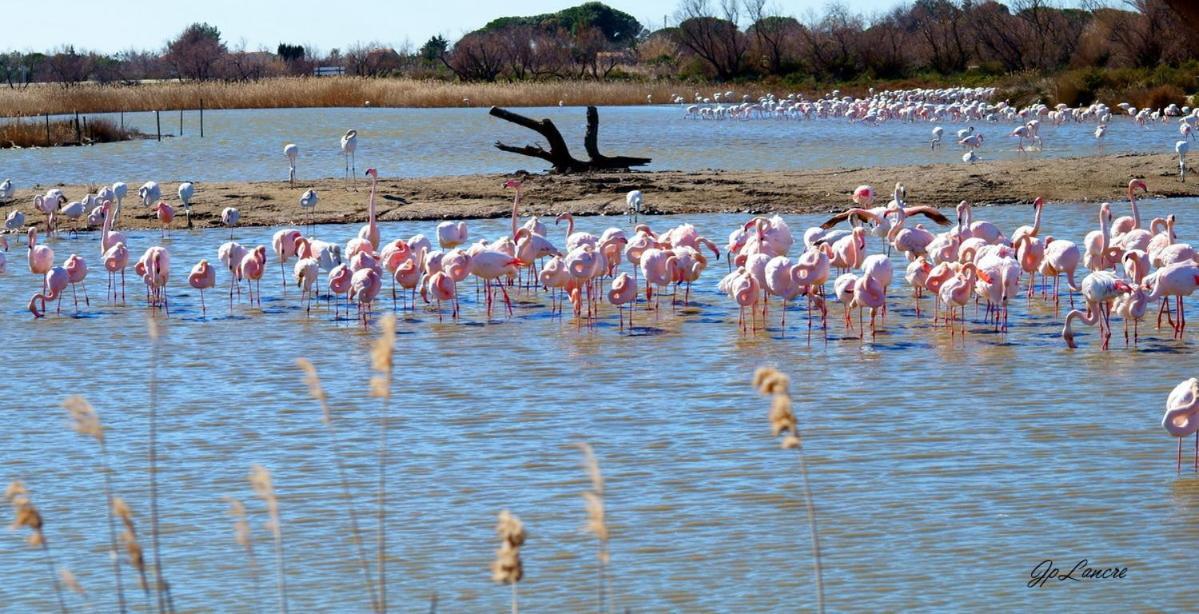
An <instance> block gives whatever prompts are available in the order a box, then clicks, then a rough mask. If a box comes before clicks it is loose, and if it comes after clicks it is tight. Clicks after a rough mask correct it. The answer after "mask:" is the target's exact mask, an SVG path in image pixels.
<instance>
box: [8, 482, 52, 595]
mask: <svg viewBox="0 0 1199 614" xmlns="http://www.w3.org/2000/svg"><path fill="white" fill-rule="evenodd" d="M4 498H5V499H6V500H7V501H8V502H9V504H10V505H12V508H13V521H12V525H11V528H13V529H20V528H27V529H29V530H30V531H31V532H30V534H29V537H27V538H25V541H26V542H27V543H28V544H29V545H30V546H33V547H35V548H39V549H41V551H42V556H43V558H44V559H45V562H46V568H47V569H48V570H49V572H50V581H51V582H52V583H53V584H54V595H55V596H56V597H58V609H59V611H60V612H64V613H65V612H66V611H67V604H66V601H65V600H64V599H63V597H62V586H60V585H59V582H58V574H57V573H56V572H55V565H54V556H53V555H51V554H50V544H48V543H47V542H46V534H45V532H44V531H43V527H44V522H43V520H42V514H41V512H38V511H37V507H35V506H34V505H33V501H32V500H31V499H30V498H29V491H28V490H26V489H25V484H24V483H22V482H21V481H20V480H16V481H13V482H12V483H10V484H9V485H8V488H6V489H5V490H4Z"/></svg>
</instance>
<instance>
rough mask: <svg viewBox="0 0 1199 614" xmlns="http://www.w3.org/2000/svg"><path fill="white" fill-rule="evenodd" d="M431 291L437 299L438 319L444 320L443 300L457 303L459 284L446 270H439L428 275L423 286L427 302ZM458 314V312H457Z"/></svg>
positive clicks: (423, 293)
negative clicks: (457, 284)
mask: <svg viewBox="0 0 1199 614" xmlns="http://www.w3.org/2000/svg"><path fill="white" fill-rule="evenodd" d="M430 292H431V293H432V294H433V298H434V299H436V300H437V321H438V322H440V321H441V320H442V315H441V302H442V301H454V302H455V303H457V296H458V294H457V286H456V285H455V284H454V280H453V279H451V278H450V276H449V275H448V274H447V273H446V272H445V271H437V272H436V273H433V274H431V275H429V276H428V277H426V278H425V282H424V284H423V285H422V286H421V296H423V297H425V302H428V300H429V299H428V293H430ZM456 314H457V312H455V315H456Z"/></svg>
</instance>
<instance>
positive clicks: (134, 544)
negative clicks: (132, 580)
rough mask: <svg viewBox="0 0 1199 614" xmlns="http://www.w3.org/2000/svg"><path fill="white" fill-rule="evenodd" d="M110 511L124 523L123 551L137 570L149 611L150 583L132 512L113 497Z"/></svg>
mask: <svg viewBox="0 0 1199 614" xmlns="http://www.w3.org/2000/svg"><path fill="white" fill-rule="evenodd" d="M112 513H113V514H116V516H117V517H118V518H120V519H121V523H122V524H123V525H125V530H124V531H123V532H122V533H121V539H122V540H123V541H124V542H125V553H126V554H127V555H128V557H129V564H130V565H131V566H133V568H134V569H136V570H137V573H138V577H139V578H140V586H141V588H142V596H143V597H144V598H145V600H146V611H149V610H150V584H149V582H147V581H146V557H145V553H144V552H143V551H142V546H141V544H140V543H138V541H137V527H136V526H134V524H133V512H132V510H130V509H129V505H128V504H126V503H125V501H124V500H123V499H121V498H120V497H113V498H112Z"/></svg>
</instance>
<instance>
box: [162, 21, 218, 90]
mask: <svg viewBox="0 0 1199 614" xmlns="http://www.w3.org/2000/svg"><path fill="white" fill-rule="evenodd" d="M226 52H227V50H226V48H225V43H223V42H221V31H220V30H218V29H217V28H216V26H210V25H208V24H206V23H193V24H192V25H190V26H188V27H187V28H186V29H184V30H183V32H182V33H180V34H179V36H178V37H177V38H176V39H175V40H173V41H171V42H170V44H169V45H167V52H166V55H165V56H164V58H165V59H166V61H167V62H169V63H170V64H171V65H172V66H173V67H174V68H175V72H176V74H177V75H178V76H179V79H181V80H182V79H193V80H196V81H205V80H208V79H212V78H214V77H215V76H216V69H217V66H218V65H219V63H220V62H221V61H222V60H224V56H225V54H226Z"/></svg>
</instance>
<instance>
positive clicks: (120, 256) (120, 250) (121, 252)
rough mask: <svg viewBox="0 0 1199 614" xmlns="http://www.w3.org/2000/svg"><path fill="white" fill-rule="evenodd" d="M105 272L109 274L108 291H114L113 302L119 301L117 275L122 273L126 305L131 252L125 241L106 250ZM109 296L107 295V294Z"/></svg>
mask: <svg viewBox="0 0 1199 614" xmlns="http://www.w3.org/2000/svg"><path fill="white" fill-rule="evenodd" d="M102 258H103V260H104V270H105V271H107V272H108V289H109V290H111V291H112V300H113V302H116V300H117V284H116V275H117V272H118V271H119V272H120V273H121V303H122V304H124V303H125V268H126V267H128V266H129V250H128V249H126V248H125V243H124V241H118V242H117V243H116V244H114V245H113V246H112V247H109V248H108V249H106V250H104V254H103V255H102ZM105 296H107V293H105Z"/></svg>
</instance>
